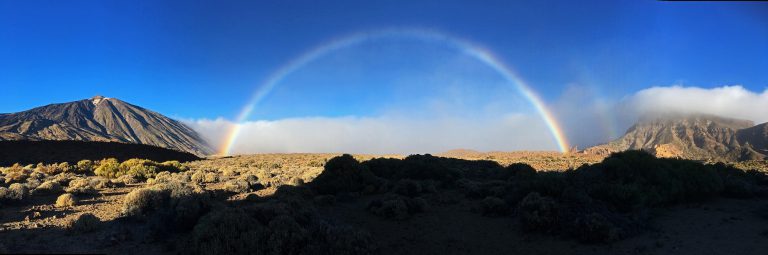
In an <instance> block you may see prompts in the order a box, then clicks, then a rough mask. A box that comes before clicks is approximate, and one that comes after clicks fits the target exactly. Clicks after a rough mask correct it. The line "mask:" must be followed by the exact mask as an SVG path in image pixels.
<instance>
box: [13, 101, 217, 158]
mask: <svg viewBox="0 0 768 255" xmlns="http://www.w3.org/2000/svg"><path fill="white" fill-rule="evenodd" d="M0 140H33V141H36V140H75V141H110V142H122V143H135V144H145V145H153V146H158V147H163V148H168V149H173V150H178V151H185V152H190V153H193V154H196V155H208V154H211V153H212V150H211V148H210V147H209V146H208V144H207V143H206V142H205V140H203V139H202V138H201V137H200V135H198V134H197V133H196V132H195V131H194V130H192V129H190V128H189V127H187V126H185V125H184V124H182V123H181V122H178V121H176V120H173V119H170V118H168V117H165V116H163V115H161V114H159V113H156V112H153V111H150V110H147V109H144V108H141V107H138V106H135V105H132V104H129V103H126V102H124V101H121V100H119V99H116V98H106V97H102V96H96V97H93V98H91V99H84V100H79V101H74V102H69V103H60V104H50V105H46V106H41V107H37V108H34V109H30V110H27V111H23V112H18V113H10V114H0Z"/></svg>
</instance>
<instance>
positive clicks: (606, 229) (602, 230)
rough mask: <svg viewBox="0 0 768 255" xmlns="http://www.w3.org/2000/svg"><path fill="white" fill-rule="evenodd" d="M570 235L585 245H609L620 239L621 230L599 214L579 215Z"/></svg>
mask: <svg viewBox="0 0 768 255" xmlns="http://www.w3.org/2000/svg"><path fill="white" fill-rule="evenodd" d="M571 231H572V234H573V236H574V237H576V238H577V239H579V241H582V242H586V243H610V242H613V241H617V240H619V239H620V238H621V232H622V231H621V229H620V228H619V227H617V226H615V225H614V224H613V223H612V222H611V221H610V220H608V218H606V217H605V216H603V215H601V214H599V213H594V212H593V213H587V214H584V215H579V216H578V217H577V218H576V220H575V222H574V225H573V226H572V230H571Z"/></svg>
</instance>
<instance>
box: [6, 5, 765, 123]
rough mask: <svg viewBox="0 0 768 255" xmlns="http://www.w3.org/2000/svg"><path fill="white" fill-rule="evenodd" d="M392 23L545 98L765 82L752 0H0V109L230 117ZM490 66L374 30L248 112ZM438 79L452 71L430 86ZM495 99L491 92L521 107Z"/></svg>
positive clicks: (472, 84)
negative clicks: (291, 66) (306, 57)
mask: <svg viewBox="0 0 768 255" xmlns="http://www.w3.org/2000/svg"><path fill="white" fill-rule="evenodd" d="M393 27H394V28H425V29H432V30H436V31H442V32H444V33H447V34H451V35H453V36H456V37H460V38H465V39H467V40H471V41H472V42H475V43H478V44H481V45H483V46H484V47H486V48H487V49H489V50H491V51H493V52H494V53H495V54H496V56H497V57H499V58H500V59H502V61H504V62H505V63H507V64H508V65H509V66H511V67H513V69H515V70H516V71H517V72H518V73H519V74H520V75H521V76H522V77H523V78H524V79H525V80H526V81H528V83H529V84H530V85H531V87H533V88H534V90H536V91H537V92H538V93H539V94H540V95H541V97H542V98H543V100H544V101H545V102H547V103H549V104H556V103H557V102H558V100H561V99H562V98H564V97H567V93H569V91H572V88H573V87H574V86H576V87H578V88H582V89H586V90H589V91H591V93H592V94H591V96H594V97H599V98H601V99H602V100H608V101H615V100H620V99H621V98H622V97H626V96H627V95H630V94H632V93H635V92H637V91H639V90H642V89H645V88H648V87H651V86H669V85H672V84H684V85H688V86H697V87H701V88H714V87H720V86H724V85H733V84H741V85H743V86H744V87H745V88H746V89H747V90H749V91H754V92H762V91H763V90H764V89H765V88H766V87H768V4H767V3H746V2H738V3H726V2H718V3H708V2H658V1H452V0H448V1H446V0H441V1H390V0H387V1H378V0H373V1H191V0H189V1H106V0H99V1H37V0H25V1H9V0H0V86H2V91H3V93H2V95H0V112H15V111H20V110H25V109H29V108H31V107H34V106H39V105H43V104H47V103H52V102H66V101H72V100H76V99H82V98H88V97H91V96H93V95H95V94H102V95H105V96H110V97H117V98H121V99H123V100H126V101H128V102H131V103H134V104H137V105H140V106H144V107H147V108H150V109H153V110H156V111H158V112H161V113H164V114H166V115H170V116H174V117H180V118H190V119H202V118H207V119H213V118H217V117H223V118H225V119H234V118H235V117H236V116H237V114H238V113H239V111H240V109H241V108H242V106H243V105H245V104H246V103H247V102H248V100H249V99H250V97H251V94H252V93H253V91H255V90H256V89H257V88H258V86H259V84H261V83H262V82H263V81H264V80H265V79H266V78H267V77H268V76H269V74H270V73H272V72H274V71H275V70H277V69H278V68H280V67H281V66H283V65H285V64H286V63H288V62H289V61H291V60H292V59H294V58H296V57H297V56H299V55H301V54H302V53H304V52H306V51H308V50H310V49H312V48H313V47H316V46H318V45H320V44H322V43H323V42H327V41H329V40H333V39H334V38H338V37H340V36H343V35H345V34H350V33H354V32H359V31H372V30H377V29H386V28H393ZM446 73H448V74H450V75H443V74H446ZM436 74H440V75H436ZM493 75H494V74H493V73H492V72H490V71H489V70H487V69H484V67H483V66H482V65H480V64H478V63H473V62H472V61H471V60H466V59H465V60H462V59H461V56H460V54H459V53H457V52H455V50H453V51H452V50H451V49H449V48H445V47H443V46H441V45H429V44H425V43H424V42H420V41H418V40H416V41H408V40H405V41H397V40H394V41H387V40H382V41H376V42H372V43H367V44H363V45H360V46H356V47H352V48H350V49H345V50H340V51H338V52H336V53H334V54H330V55H329V56H326V57H323V58H321V59H318V60H317V61H314V62H312V63H310V64H308V65H307V66H306V67H305V68H302V69H301V70H299V71H297V72H296V73H295V74H292V75H291V76H289V77H287V78H286V79H285V80H284V83H285V84H280V85H279V86H278V87H277V88H276V89H275V90H274V91H273V92H272V93H271V94H270V95H269V96H267V97H266V98H265V99H264V100H263V101H262V102H260V105H259V106H258V107H257V110H256V111H254V114H253V116H250V117H249V120H259V119H269V120H277V119H282V118H289V117H301V116H348V115H352V116H376V115H378V114H382V112H387V111H399V110H404V111H407V109H408V108H409V107H435V105H436V104H439V102H438V103H436V101H440V100H443V99H445V98H443V97H441V95H443V94H445V93H449V94H450V93H454V94H461V95H464V94H470V95H469V96H468V97H467V98H461V99H460V101H461V102H459V103H457V104H453V106H452V107H453V109H450V111H455V110H458V111H460V110H461V109H459V108H461V106H465V107H466V108H474V107H492V106H488V105H487V104H483V103H482V102H481V101H483V100H484V98H485V97H492V96H494V95H498V93H496V92H498V90H500V89H503V88H504V85H503V84H499V83H503V80H500V79H498V77H496V78H494V76H493ZM430 82H431V83H432V84H430ZM452 83H455V84H463V85H461V86H456V87H455V88H454V90H450V89H443V88H445V87H446V84H452ZM448 87H450V86H448ZM413 88H416V89H413ZM472 88H476V89H474V90H473V89H472ZM569 88H570V89H571V90H569ZM511 97H513V98H514V97H515V96H514V95H512V96H511ZM436 98H439V99H440V100H436ZM509 101H513V102H510V103H509V105H502V106H497V107H511V108H514V109H517V108H516V107H519V108H520V109H522V110H521V111H525V109H527V108H526V107H527V106H526V105H525V104H521V103H518V101H519V98H515V99H514V100H509ZM457 106H458V107H457ZM449 108H450V107H449ZM528 108H529V107H528ZM472 114H473V113H472V112H468V113H467V115H472Z"/></svg>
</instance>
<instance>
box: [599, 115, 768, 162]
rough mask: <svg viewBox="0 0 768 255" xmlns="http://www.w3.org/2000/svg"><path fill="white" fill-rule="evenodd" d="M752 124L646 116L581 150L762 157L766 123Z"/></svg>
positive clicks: (700, 117)
mask: <svg viewBox="0 0 768 255" xmlns="http://www.w3.org/2000/svg"><path fill="white" fill-rule="evenodd" d="M753 125H754V124H753V122H752V121H747V120H738V119H731V118H724V117H719V116H714V115H703V114H696V115H664V116H657V117H645V118H643V119H641V120H640V121H638V122H637V123H636V124H635V125H633V126H632V127H630V128H629V129H628V130H627V132H626V133H625V134H624V136H622V137H621V138H619V139H616V140H614V141H612V142H610V143H608V144H604V145H598V146H595V147H591V148H588V149H586V150H584V152H585V153H589V154H608V153H611V152H617V151H623V150H646V151H650V152H652V153H654V154H656V155H657V156H660V157H679V158H688V159H700V160H748V159H763V158H765V154H766V153H765V145H766V139H767V138H768V136H766V133H768V130H767V129H766V128H768V127H766V125H765V124H763V125H759V126H754V127H753ZM761 126H762V128H761ZM761 132H762V133H761ZM754 146H759V147H754ZM756 148H757V149H756Z"/></svg>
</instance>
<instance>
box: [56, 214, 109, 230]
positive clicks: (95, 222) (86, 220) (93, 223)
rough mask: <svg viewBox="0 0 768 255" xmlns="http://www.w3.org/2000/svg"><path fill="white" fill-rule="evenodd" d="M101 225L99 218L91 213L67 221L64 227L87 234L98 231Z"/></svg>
mask: <svg viewBox="0 0 768 255" xmlns="http://www.w3.org/2000/svg"><path fill="white" fill-rule="evenodd" d="M99 225H101V220H100V219H99V218H98V217H96V216H94V215H93V214H90V213H83V214H81V215H79V216H77V217H76V218H74V219H72V220H70V221H67V223H66V225H65V226H64V227H65V228H66V229H67V230H70V231H73V232H77V233H87V232H92V231H94V230H96V229H98V228H99Z"/></svg>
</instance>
